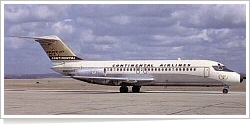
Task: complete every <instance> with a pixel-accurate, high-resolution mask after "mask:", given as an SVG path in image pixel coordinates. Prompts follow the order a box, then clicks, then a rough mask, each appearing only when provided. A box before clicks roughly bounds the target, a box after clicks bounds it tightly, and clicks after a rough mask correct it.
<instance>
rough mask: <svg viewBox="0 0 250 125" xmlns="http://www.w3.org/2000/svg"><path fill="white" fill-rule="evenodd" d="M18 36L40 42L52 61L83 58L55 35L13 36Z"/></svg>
mask: <svg viewBox="0 0 250 125" xmlns="http://www.w3.org/2000/svg"><path fill="white" fill-rule="evenodd" d="M13 37H18V38H30V39H35V41H37V42H39V43H40V45H41V46H42V48H43V49H44V51H45V52H46V54H47V55H48V57H49V58H50V60H51V61H52V62H54V61H66V60H68V61H70V60H82V59H81V58H79V57H77V56H76V54H75V53H73V52H72V51H71V50H70V49H69V47H68V46H67V45H66V44H64V43H63V41H62V40H61V39H60V38H59V37H57V36H55V35H51V36H42V37H26V36H13Z"/></svg>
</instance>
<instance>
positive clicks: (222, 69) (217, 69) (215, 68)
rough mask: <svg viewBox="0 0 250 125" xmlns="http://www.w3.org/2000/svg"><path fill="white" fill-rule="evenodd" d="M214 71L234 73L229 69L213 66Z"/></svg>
mask: <svg viewBox="0 0 250 125" xmlns="http://www.w3.org/2000/svg"><path fill="white" fill-rule="evenodd" d="M213 68H214V70H215V71H226V72H234V71H233V70H231V69H228V68H227V67H226V66H220V65H218V66H213Z"/></svg>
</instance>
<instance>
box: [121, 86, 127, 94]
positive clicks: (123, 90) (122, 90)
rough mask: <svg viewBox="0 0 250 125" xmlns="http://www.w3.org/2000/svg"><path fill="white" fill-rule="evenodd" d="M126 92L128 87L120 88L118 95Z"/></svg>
mask: <svg viewBox="0 0 250 125" xmlns="http://www.w3.org/2000/svg"><path fill="white" fill-rule="evenodd" d="M127 92H128V87H127V86H121V87H120V93H127Z"/></svg>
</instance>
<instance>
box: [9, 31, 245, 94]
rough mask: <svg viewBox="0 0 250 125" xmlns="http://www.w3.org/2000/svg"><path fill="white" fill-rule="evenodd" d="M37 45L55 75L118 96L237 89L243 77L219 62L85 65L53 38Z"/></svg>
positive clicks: (44, 38) (50, 37)
mask: <svg viewBox="0 0 250 125" xmlns="http://www.w3.org/2000/svg"><path fill="white" fill-rule="evenodd" d="M12 37H18V38H28V39H34V40H35V41H36V42H38V43H40V45H41V46H42V48H43V49H44V51H45V52H46V54H47V56H48V57H49V59H50V60H51V62H52V68H51V69H53V70H54V71H56V72H58V73H61V74H63V75H65V76H67V77H70V78H73V79H76V80H80V81H84V82H87V83H93V84H99V85H108V86H120V92H121V93H127V92H128V86H132V92H134V93H138V92H140V89H141V86H205V87H210V86H214V87H218V86H222V87H224V89H223V91H222V92H223V93H224V94H227V93H228V91H229V86H231V85H237V84H239V83H241V82H242V81H243V77H242V76H241V75H240V74H239V73H237V72H234V71H233V70H230V69H229V68H227V67H226V66H225V65H223V64H222V63H220V62H216V61H211V60H181V59H180V58H179V59H178V60H120V61H88V60H83V59H81V58H79V57H78V56H76V54H75V53H74V52H73V51H72V50H71V49H70V48H69V47H68V46H67V45H66V44H65V43H64V42H63V41H62V40H61V39H60V38H59V37H58V36H55V35H51V36H41V37H29V36H12Z"/></svg>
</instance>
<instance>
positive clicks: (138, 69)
mask: <svg viewBox="0 0 250 125" xmlns="http://www.w3.org/2000/svg"><path fill="white" fill-rule="evenodd" d="M106 69H107V71H155V72H156V71H196V68H106Z"/></svg>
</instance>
